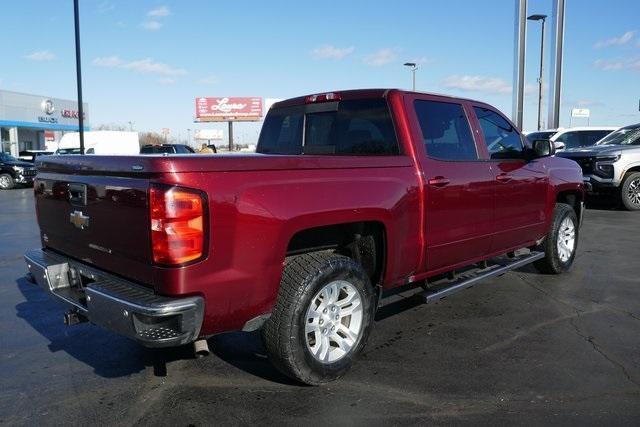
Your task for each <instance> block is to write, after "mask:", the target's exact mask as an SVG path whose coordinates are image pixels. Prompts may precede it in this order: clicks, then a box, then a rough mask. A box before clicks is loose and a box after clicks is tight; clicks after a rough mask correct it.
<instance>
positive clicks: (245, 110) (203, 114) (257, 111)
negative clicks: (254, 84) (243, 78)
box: [196, 97, 262, 121]
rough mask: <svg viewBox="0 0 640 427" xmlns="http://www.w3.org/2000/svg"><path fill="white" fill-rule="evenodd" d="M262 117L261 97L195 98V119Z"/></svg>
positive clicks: (249, 118) (257, 118)
mask: <svg viewBox="0 0 640 427" xmlns="http://www.w3.org/2000/svg"><path fill="white" fill-rule="evenodd" d="M261 117H262V98H260V97H250V98H239V97H234V98H231V97H224V98H211V97H200V98H196V120H197V121H242V120H259V119H260V118H261Z"/></svg>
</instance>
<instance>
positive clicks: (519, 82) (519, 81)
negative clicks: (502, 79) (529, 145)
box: [511, 0, 527, 130]
mask: <svg viewBox="0 0 640 427" xmlns="http://www.w3.org/2000/svg"><path fill="white" fill-rule="evenodd" d="M515 6H516V10H515V20H514V21H515V22H514V24H515V27H514V43H513V45H514V49H513V65H514V67H513V95H512V96H513V105H512V110H511V120H512V121H513V122H514V123H515V125H516V127H517V128H518V129H520V130H522V122H523V120H522V119H523V109H524V68H525V58H526V50H527V0H516V1H515Z"/></svg>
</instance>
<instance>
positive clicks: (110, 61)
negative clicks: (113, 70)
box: [92, 56, 122, 67]
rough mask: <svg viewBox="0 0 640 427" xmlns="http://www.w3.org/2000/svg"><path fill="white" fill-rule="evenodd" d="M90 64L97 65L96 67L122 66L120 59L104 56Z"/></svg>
mask: <svg viewBox="0 0 640 427" xmlns="http://www.w3.org/2000/svg"><path fill="white" fill-rule="evenodd" d="M92 64H93V65H97V66H98V67H117V66H118V65H121V64H122V59H120V58H118V57H117V56H105V57H102V58H96V59H94V60H93V62H92Z"/></svg>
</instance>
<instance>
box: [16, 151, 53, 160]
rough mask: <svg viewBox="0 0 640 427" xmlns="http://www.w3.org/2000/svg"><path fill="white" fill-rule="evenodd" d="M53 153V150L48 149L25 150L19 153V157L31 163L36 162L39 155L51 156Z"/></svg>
mask: <svg viewBox="0 0 640 427" xmlns="http://www.w3.org/2000/svg"><path fill="white" fill-rule="evenodd" d="M53 153H54V152H53V151H46V150H25V151H21V152H20V153H18V159H19V160H24V161H25V162H29V163H35V161H36V158H37V157H40V156H50V155H52V154H53Z"/></svg>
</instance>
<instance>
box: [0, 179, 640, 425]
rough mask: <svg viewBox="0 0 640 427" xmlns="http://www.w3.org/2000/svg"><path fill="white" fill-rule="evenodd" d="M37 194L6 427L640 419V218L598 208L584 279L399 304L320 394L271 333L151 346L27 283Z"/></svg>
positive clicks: (8, 199) (17, 283) (12, 198)
mask: <svg viewBox="0 0 640 427" xmlns="http://www.w3.org/2000/svg"><path fill="white" fill-rule="evenodd" d="M39 244H40V242H39V238H38V228H37V224H36V221H35V215H34V204H33V196H32V191H31V190H30V189H18V190H11V191H0V424H3V425H12V426H15V425H34V424H36V425H51V424H55V425H61V424H65V425H93V424H97V425H104V424H109V425H111V424H114V425H115V424H118V425H132V424H153V425H184V426H187V425H211V424H215V425H227V424H278V425H298V424H302V423H304V424H307V425H332V426H335V425H365V424H366V425H371V424H373V425H382V424H385V425H386V424H403V425H404V424H425V423H436V424H451V423H474V424H478V423H479V424H492V425H495V424H497V423H500V424H502V423H509V424H512V423H517V424H563V425H565V424H616V425H618V424H635V425H638V424H640V212H639V213H632V212H625V211H620V210H615V209H607V208H606V207H604V206H600V207H596V208H590V209H589V210H588V211H587V212H586V215H585V223H584V226H583V228H582V230H581V238H580V245H579V252H578V256H577V259H576V263H575V265H574V268H573V270H572V271H571V272H570V273H568V274H565V275H562V276H545V275H541V274H538V273H536V272H535V271H534V270H532V269H531V268H530V267H526V268H523V269H520V270H518V271H514V272H511V273H507V274H506V275H504V276H502V277H498V278H495V279H492V280H489V281H487V282H485V283H483V284H482V285H478V286H476V287H474V288H472V289H469V290H467V291H465V292H462V293H458V294H456V295H454V296H451V297H449V298H447V299H445V300H443V301H441V302H439V303H436V304H433V305H431V304H430V305H419V304H417V300H416V299H414V298H406V299H401V300H400V301H399V302H398V303H396V304H395V305H392V306H390V307H389V308H387V309H385V311H384V313H383V315H380V316H379V319H378V321H377V322H376V324H375V326H374V330H373V333H372V335H371V337H370V339H369V343H368V345H367V347H366V349H365V353H364V355H363V356H362V357H361V358H360V359H359V360H358V361H357V363H356V364H355V365H354V367H353V369H352V370H351V371H350V372H349V373H348V374H347V376H346V377H345V378H343V379H342V380H340V381H337V382H335V383H332V384H330V385H327V386H323V387H305V386H301V385H298V384H295V383H292V382H291V381H289V380H288V379H287V378H285V377H283V376H282V375H280V374H279V373H278V372H277V371H276V370H275V369H274V368H273V367H271V365H270V364H269V362H268V361H267V360H266V357H265V355H264V349H263V347H262V345H261V343H260V338H259V335H257V334H255V333H252V334H243V333H234V334H227V335H222V336H218V337H214V338H212V339H211V340H210V346H211V347H212V350H213V352H214V353H213V354H212V355H210V356H209V357H206V358H202V359H194V358H193V357H192V354H191V351H190V348H189V347H186V348H179V349H171V350H149V349H145V348H143V347H140V346H138V345H137V344H135V343H134V342H132V341H129V340H127V339H126V338H122V337H120V336H118V335H115V334H113V333H110V332H108V331H105V330H102V329H100V328H98V327H95V326H92V325H90V324H86V323H85V324H81V325H77V326H73V327H66V326H64V325H63V322H62V315H63V312H64V310H63V308H62V307H61V306H60V305H58V304H57V303H56V302H55V301H52V300H51V299H49V298H48V297H47V296H46V295H45V294H44V292H42V291H41V290H40V289H38V288H37V287H35V286H34V285H32V284H30V283H28V282H27V281H26V280H24V279H23V275H24V273H25V268H26V267H25V264H24V261H23V259H22V254H23V253H24V251H25V250H26V249H29V248H34V247H38V246H39Z"/></svg>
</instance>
